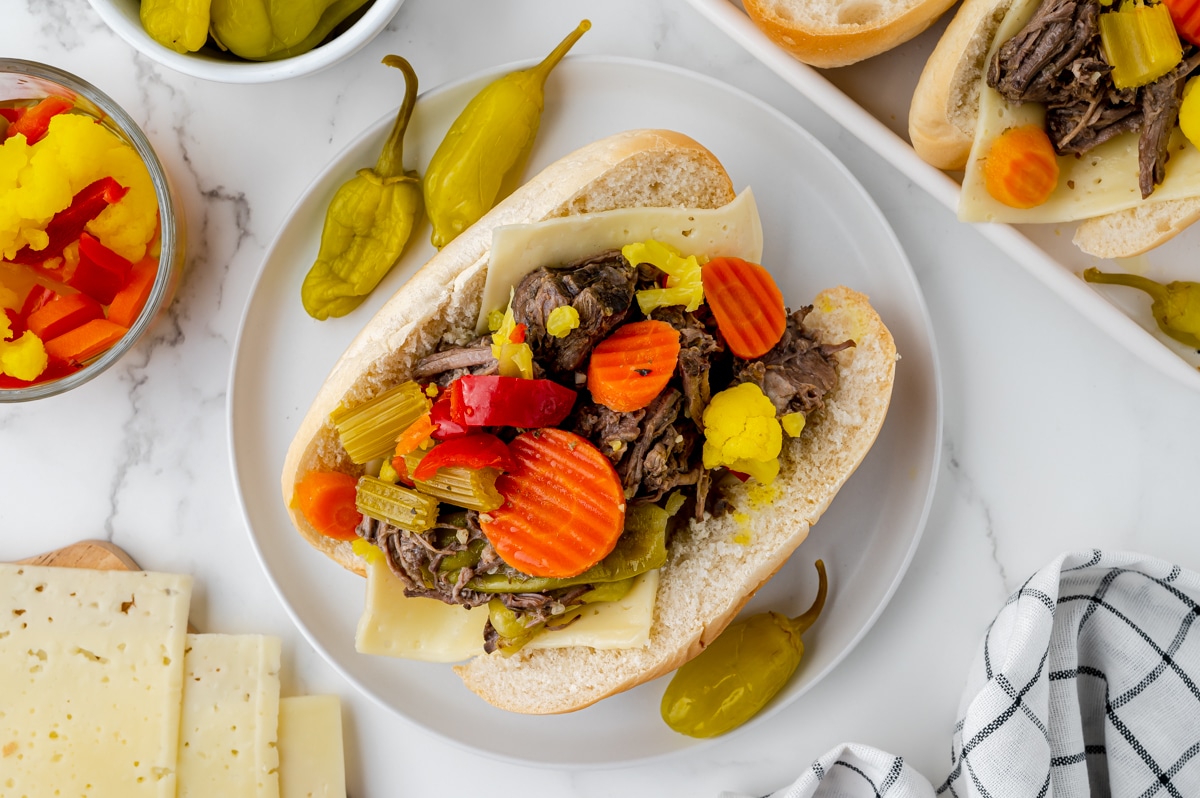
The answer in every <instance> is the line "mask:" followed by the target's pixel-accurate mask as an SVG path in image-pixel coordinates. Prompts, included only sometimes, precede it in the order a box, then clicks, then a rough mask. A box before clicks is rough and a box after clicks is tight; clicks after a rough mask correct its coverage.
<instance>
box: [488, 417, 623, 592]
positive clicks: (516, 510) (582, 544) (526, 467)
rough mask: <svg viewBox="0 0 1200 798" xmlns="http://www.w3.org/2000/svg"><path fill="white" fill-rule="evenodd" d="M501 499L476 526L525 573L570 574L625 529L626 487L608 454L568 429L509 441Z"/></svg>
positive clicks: (599, 554) (498, 486) (500, 480)
mask: <svg viewBox="0 0 1200 798" xmlns="http://www.w3.org/2000/svg"><path fill="white" fill-rule="evenodd" d="M508 448H509V451H510V452H511V453H512V457H513V469H512V470H511V471H509V472H507V473H504V474H501V475H500V476H499V477H497V479H496V489H497V490H499V491H500V493H501V494H502V495H503V496H504V504H503V505H502V506H501V507H500V508H499V509H497V510H492V511H491V512H490V513H485V514H483V515H481V516H480V519H479V523H480V526H481V527H482V528H483V532H484V534H485V535H487V539H488V541H489V542H491V544H492V546H493V547H495V549H496V553H497V554H499V555H500V559H502V560H504V561H505V562H506V563H508V564H509V565H511V566H512V567H513V568H516V569H517V570H518V571H521V572H522V573H526V574H529V575H530V576H550V577H568V576H575V575H577V574H581V573H583V572H584V571H586V570H587V569H588V568H590V567H591V566H593V565H595V564H596V563H598V562H600V560H602V559H604V557H605V556H606V555H607V554H608V553H609V552H610V551H612V550H613V547H614V546H616V545H617V538H619V537H620V536H621V531H622V530H623V529H624V527H625V492H624V490H623V489H622V487H621V480H620V478H619V477H618V476H617V472H616V471H614V470H613V467H612V464H611V463H610V462H609V461H608V458H607V457H605V456H604V455H603V454H601V452H600V450H599V449H597V448H596V447H595V446H593V445H592V444H591V443H589V442H588V441H587V440H586V439H584V438H581V437H580V436H578V435H576V434H575V433H573V432H567V431H566V430H561V429H554V428H550V427H547V428H545V429H537V430H531V431H529V432H523V433H521V434H520V435H518V436H517V437H516V438H514V439H513V440H512V442H511V443H509V445H508Z"/></svg>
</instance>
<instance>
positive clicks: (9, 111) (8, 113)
mask: <svg viewBox="0 0 1200 798" xmlns="http://www.w3.org/2000/svg"><path fill="white" fill-rule="evenodd" d="M24 110H25V109H24V108H0V117H4V118H5V119H7V120H8V123H9V124H10V125H11V124H12V123H13V122H16V121H17V120H18V119H20V118H21V112H22V111H24Z"/></svg>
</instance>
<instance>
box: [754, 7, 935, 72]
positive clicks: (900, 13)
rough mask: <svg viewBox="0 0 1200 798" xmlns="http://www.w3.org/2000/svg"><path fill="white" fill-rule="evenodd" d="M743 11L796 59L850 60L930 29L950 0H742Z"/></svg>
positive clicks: (831, 63) (826, 63)
mask: <svg viewBox="0 0 1200 798" xmlns="http://www.w3.org/2000/svg"><path fill="white" fill-rule="evenodd" d="M742 5H743V6H744V7H745V9H746V13H747V14H749V15H750V18H751V19H752V20H754V23H755V24H756V25H758V27H759V28H760V29H761V30H762V31H763V33H765V34H767V36H768V37H770V39H771V40H772V41H774V42H775V43H776V44H778V45H779V46H780V47H782V48H783V49H785V50H787V51H788V52H789V53H791V54H792V55H793V56H794V57H795V58H796V59H797V60H799V61H803V62H804V63H806V64H811V65H812V66H817V67H840V66H846V65H848V64H854V63H857V62H859V61H862V60H863V59H865V58H870V57H871V56H873V55H879V54H880V53H882V52H886V51H887V50H890V49H892V48H893V47H896V46H897V45H900V44H903V43H904V42H906V41H908V40H909V39H911V38H913V37H914V36H916V35H917V34H919V33H921V31H923V30H925V29H926V28H928V27H929V26H930V25H932V24H933V23H934V21H935V20H936V19H937V18H938V17H940V16H941V15H942V14H943V13H944V12H945V11H946V9H948V8H950V6H952V5H954V0H744V2H743V4H742Z"/></svg>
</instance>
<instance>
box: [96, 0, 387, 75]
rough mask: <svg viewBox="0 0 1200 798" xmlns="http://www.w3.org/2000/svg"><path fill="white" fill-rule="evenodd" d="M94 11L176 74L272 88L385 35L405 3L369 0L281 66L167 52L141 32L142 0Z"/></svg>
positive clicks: (123, 0)
mask: <svg viewBox="0 0 1200 798" xmlns="http://www.w3.org/2000/svg"><path fill="white" fill-rule="evenodd" d="M89 2H90V3H91V4H92V8H94V9H95V10H96V13H97V14H99V15H100V18H101V19H102V20H104V23H105V24H106V25H108V27H110V28H112V29H113V30H114V31H115V32H116V34H117V35H118V36H120V37H121V38H122V39H124V40H125V41H126V42H128V43H129V44H131V45H132V46H133V47H134V48H135V49H137V50H138V51H139V52H141V53H143V54H145V55H146V56H148V57H150V58H152V59H154V60H155V61H157V62H158V63H160V64H162V65H163V66H166V67H170V68H171V69H174V70H175V71H177V72H182V73H183V74H185V75H191V76H192V77H196V78H203V79H205V80H214V81H218V82H220V83H269V82H271V81H276V80H286V79H287V78H294V77H297V76H299V75H311V74H313V73H315V72H320V71H321V70H322V69H326V68H328V67H331V66H333V65H334V64H336V63H338V62H339V61H341V60H343V59H345V58H349V57H350V56H351V55H353V54H354V53H356V52H358V51H359V50H360V49H362V48H363V46H365V45H366V44H367V42H369V41H371V39H373V38H375V36H376V35H377V34H378V33H379V32H380V31H382V30H383V29H384V28H385V27H386V26H387V24H388V23H389V22H391V20H392V17H394V16H395V15H396V12H397V11H399V10H400V6H401V5H403V4H404V0H373V2H371V1H370V0H369V2H368V4H367V7H366V11H365V12H364V13H362V16H360V17H359V18H358V20H357V21H356V22H354V23H353V24H352V25H351V26H350V27H349V28H347V29H346V30H344V31H342V33H341V34H339V35H338V36H337V37H336V38H334V39H331V40H330V41H328V42H325V43H324V44H322V45H321V46H319V47H315V48H313V49H312V50H310V51H309V52H307V53H304V54H303V55H297V56H293V57H291V58H283V59H280V60H279V61H243V60H237V59H235V58H233V57H232V56H229V55H226V54H223V53H221V52H220V51H219V50H217V49H216V48H214V47H211V46H209V45H205V46H204V47H202V48H200V50H198V51H197V52H194V53H177V52H175V51H174V50H172V49H171V48H169V47H164V46H163V45H161V44H159V43H158V42H156V41H154V39H152V38H150V35H149V34H148V33H146V30H145V28H143V27H142V21H141V19H140V17H139V16H138V8H139V6H140V3H139V0H89Z"/></svg>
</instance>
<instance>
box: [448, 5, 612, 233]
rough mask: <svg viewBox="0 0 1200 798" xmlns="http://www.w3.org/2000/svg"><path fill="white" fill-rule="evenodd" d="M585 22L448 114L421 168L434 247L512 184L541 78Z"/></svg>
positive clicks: (530, 132) (529, 137)
mask: <svg viewBox="0 0 1200 798" xmlns="http://www.w3.org/2000/svg"><path fill="white" fill-rule="evenodd" d="M591 27H592V23H591V22H589V21H588V20H586V19H585V20H583V21H582V22H580V23H579V27H577V28H576V29H575V30H574V31H572V32H571V34H570V35H569V36H567V38H565V39H563V40H562V42H560V43H559V45H558V47H555V48H554V51H553V52H551V53H550V55H548V56H546V58H545V59H544V60H543V61H542V62H541V63H540V64H538V65H537V66H534V67H531V68H529V69H522V70H519V71H517V72H511V73H509V74H507V75H505V76H504V77H502V78H499V79H497V80H495V81H493V82H492V83H490V84H488V85H487V86H485V87H484V89H483V91H481V92H479V94H477V95H475V97H474V98H473V99H472V100H471V102H469V103H467V107H466V108H464V109H463V111H462V113H461V114H459V116H458V118H457V119H455V120H454V124H452V125H451V126H450V130H449V131H448V132H447V133H446V137H445V138H444V139H443V140H442V143H441V144H440V145H438V148H437V152H435V153H434V154H433V159H432V160H431V161H430V162H429V168H428V169H427V170H426V172H425V207H426V209H427V210H428V212H429V220H430V221H431V222H433V237H432V241H433V245H434V246H435V247H437V248H438V249H441V248H442V247H444V246H446V244H449V243H450V241H451V240H453V239H454V237H455V236H457V235H458V234H459V233H461V232H462V231H463V230H465V229H466V228H468V227H470V226H471V225H472V224H474V223H475V222H477V221H478V220H479V218H480V217H481V216H483V215H484V214H485V213H487V212H488V211H489V210H491V208H492V206H493V205H495V204H496V202H497V201H498V200H500V199H503V198H504V197H505V196H506V195H507V194H508V193H510V192H511V191H512V190H513V189H514V188H516V186H517V181H519V180H520V177H521V173H522V172H523V171H524V170H525V164H526V162H527V161H528V160H529V154H530V152H532V150H533V141H534V138H535V137H536V136H537V131H538V126H539V125H540V124H541V118H542V108H543V106H544V104H545V86H546V78H547V77H548V76H549V74H550V71H551V70H552V69H554V67H555V66H556V65H557V64H558V62H559V61H561V60H562V58H563V56H565V55H566V54H567V51H568V50H570V49H571V47H572V46H573V45H574V44H575V42H577V41H579V37H581V36H583V34H584V33H586V32H587V31H588V29H589V28H591Z"/></svg>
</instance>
